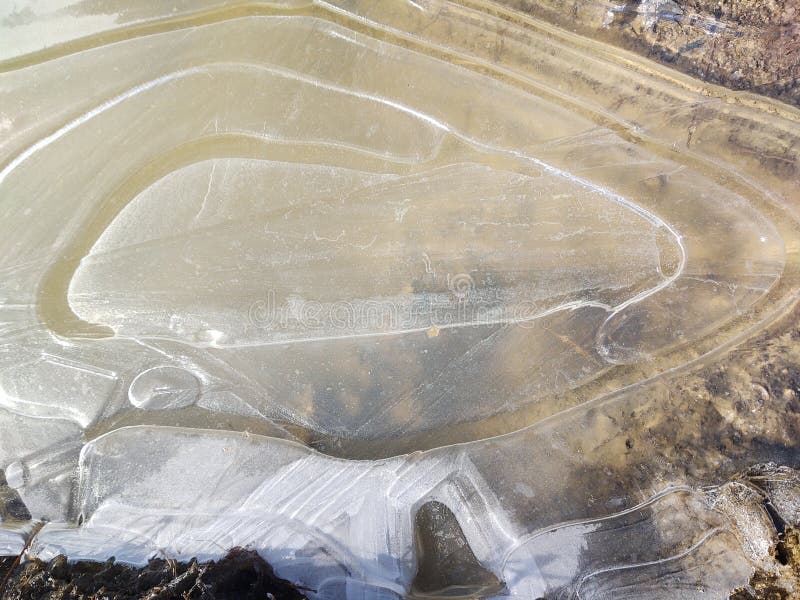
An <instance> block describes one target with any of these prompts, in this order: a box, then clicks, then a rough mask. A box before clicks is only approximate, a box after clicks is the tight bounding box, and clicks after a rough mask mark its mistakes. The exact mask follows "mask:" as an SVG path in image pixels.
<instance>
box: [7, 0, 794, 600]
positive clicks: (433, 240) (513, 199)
mask: <svg viewBox="0 0 800 600" xmlns="http://www.w3.org/2000/svg"><path fill="white" fill-rule="evenodd" d="M63 4H64V6H62V7H61V8H60V9H59V10H54V11H52V12H41V9H40V8H38V7H37V6H36V5H35V4H34V3H31V4H29V5H28V4H26V5H25V6H23V7H20V8H16V9H15V10H14V12H13V13H12V14H9V15H6V18H5V19H4V20H3V21H2V23H1V24H0V35H2V36H3V37H2V38H0V39H2V40H4V41H0V47H1V49H2V52H1V53H0V57H2V58H3V59H4V62H2V63H0V132H1V133H2V137H0V207H2V213H1V214H2V219H0V269H2V273H3V277H2V279H1V280H0V469H3V471H4V473H5V477H6V479H7V481H8V484H9V485H10V486H11V487H12V488H14V489H16V490H17V491H18V492H19V494H20V495H21V497H22V499H23V501H24V502H25V505H26V507H27V508H28V510H29V511H30V513H31V515H32V517H33V518H34V519H42V520H49V521H51V523H49V524H48V525H46V526H45V527H44V529H43V530H42V531H41V533H39V534H38V535H37V536H36V537H35V540H34V543H33V546H32V549H33V550H32V551H33V552H34V553H37V554H39V555H41V556H51V555H53V554H54V553H57V552H65V553H67V554H68V555H70V556H71V557H75V558H77V557H81V556H89V557H94V558H105V557H107V556H109V555H115V556H116V557H117V558H118V559H119V560H126V561H131V562H143V561H146V560H147V558H148V557H151V556H153V555H155V554H158V553H165V554H167V555H171V556H176V557H184V558H190V557H192V556H198V557H205V558H210V557H214V556H218V555H219V554H221V553H224V552H225V550H227V549H228V548H230V547H232V546H234V545H251V546H253V547H256V548H257V549H258V550H259V551H260V552H261V553H263V554H264V555H265V557H267V558H268V559H269V561H270V562H271V563H272V564H274V565H275V566H276V568H277V570H278V573H279V574H280V575H281V576H282V577H286V578H288V579H292V580H294V581H298V582H300V583H302V584H303V585H305V586H307V587H310V588H312V589H313V590H315V591H316V592H315V593H316V594H317V596H318V597H320V598H338V597H347V598H360V597H369V598H371V597H387V598H391V597H397V596H402V595H404V594H406V593H409V592H411V593H416V592H415V591H414V590H416V589H418V587H415V586H417V585H418V584H417V583H415V582H416V579H415V577H416V576H417V575H418V574H419V573H421V572H423V571H424V569H423V567H422V564H421V563H423V562H424V561H429V562H430V563H431V564H436V560H437V558H436V556H435V555H434V556H431V553H430V552H428V553H427V554H426V555H425V556H422V552H421V550H420V547H421V546H420V544H421V542H420V541H419V540H420V539H421V534H420V532H419V528H420V527H422V528H423V529H424V528H426V527H427V528H428V529H430V528H431V527H433V525H432V524H431V523H437V522H439V521H437V520H436V519H432V520H431V519H429V520H427V521H426V520H425V519H422V520H421V521H420V520H419V519H417V515H418V514H419V513H420V511H421V510H428V509H425V507H428V508H430V506H432V505H431V504H430V503H438V504H436V506H439V505H441V506H442V507H443V508H442V509H441V510H443V511H444V510H446V511H450V512H449V513H446V514H452V516H453V517H454V519H455V521H456V523H455V524H453V525H452V530H453V531H456V532H457V533H458V534H459V535H461V536H463V538H464V540H465V542H464V544H465V546H464V547H468V549H469V551H470V552H469V553H465V554H464V556H465V558H464V559H463V560H468V558H467V557H472V558H474V559H475V560H476V561H477V562H478V563H480V565H481V566H482V568H483V569H485V571H486V572H487V573H488V574H489V575H490V576H487V578H486V581H487V582H488V581H491V582H493V583H491V585H490V584H489V583H486V586H489V587H492V586H494V587H492V592H491V593H493V594H495V595H498V596H503V595H506V596H508V595H510V596H515V597H519V598H535V597H537V595H543V594H545V593H547V594H562V595H564V597H570V595H572V596H575V597H581V598H603V597H609V598H611V597H615V598H616V597H622V596H620V594H623V593H627V594H629V595H631V597H636V598H641V597H656V598H658V597H665V598H666V597H674V596H670V593H671V592H670V590H674V589H677V588H680V589H683V590H686V593H685V595H683V596H682V597H687V598H689V597H692V594H694V593H695V592H696V593H697V594H700V591H699V590H706V591H709V590H711V591H712V596H713V597H722V596H724V594H725V593H726V592H727V591H729V590H730V589H732V587H733V586H735V585H738V584H741V583H743V582H746V581H747V578H748V576H749V571H750V570H751V569H752V567H753V566H754V565H757V564H758V561H759V560H761V558H763V556H764V555H765V553H766V552H767V550H768V546H769V540H768V539H767V538H766V537H765V536H764V535H762V534H761V533H758V535H755V534H754V537H753V539H756V540H767V541H766V542H765V546H764V548H767V550H764V548H761V549H760V550H759V549H756V550H753V549H752V548H748V547H747V546H746V545H743V544H742V532H741V529H742V526H741V520H737V515H739V514H740V512H741V510H745V509H744V508H742V509H741V510H740V508H730V507H729V506H728V504H725V505H724V506H723V505H722V504H720V502H721V501H720V500H719V497H718V496H713V495H710V494H707V493H700V492H695V491H692V489H693V488H692V487H691V486H692V485H694V484H696V483H697V482H698V481H683V480H675V479H670V478H668V477H665V476H662V475H663V471H664V468H663V465H660V464H659V463H658V462H657V461H655V460H651V459H652V458H653V457H652V456H651V455H649V454H646V455H644V456H643V458H642V461H643V464H647V465H648V468H649V469H651V475H652V477H651V481H650V482H649V483H650V485H651V488H650V489H648V490H646V491H645V490H641V489H636V488H635V487H634V484H633V483H628V484H626V485H627V487H626V485H623V486H622V488H621V489H614V490H613V492H612V488H611V486H600V485H595V483H594V482H592V481H590V480H586V479H582V478H581V477H582V476H583V474H585V473H586V472H588V471H589V470H590V468H591V469H596V470H597V471H598V472H602V469H603V468H605V467H607V466H608V465H610V464H611V463H612V462H613V461H615V460H617V458H616V456H615V454H614V452H612V451H611V450H609V448H612V447H613V448H616V446H615V445H614V444H615V443H616V441H617V440H620V439H621V440H623V441H624V439H625V438H624V437H620V436H622V433H621V432H620V425H619V421H618V420H617V419H616V418H612V417H609V418H608V419H607V420H606V419H605V416H604V415H605V414H609V415H610V414H612V413H613V412H614V411H623V412H625V411H627V413H630V414H632V413H634V412H636V411H639V412H642V411H647V410H652V411H653V413H654V414H656V415H659V413H658V408H659V398H660V396H659V394H660V393H661V390H663V389H664V388H665V387H668V386H669V380H670V379H669V378H670V377H673V376H674V375H675V374H676V373H679V372H680V371H681V369H686V366H687V365H689V364H692V363H695V364H700V363H702V362H703V361H705V360H706V359H707V358H708V357H709V356H712V355H714V354H715V353H718V352H719V351H720V350H721V349H724V348H726V347H730V346H731V345H732V344H735V343H737V342H739V341H741V340H742V339H744V338H745V337H746V336H747V335H749V334H750V333H751V332H752V331H753V330H754V329H755V328H756V327H758V326H760V325H763V324H764V323H767V322H769V321H771V320H772V319H774V318H775V317H776V315H778V314H779V313H780V312H781V311H782V310H784V309H785V308H786V307H787V306H788V305H789V304H790V303H791V302H793V301H794V299H795V294H796V289H797V281H798V280H797V256H796V253H797V248H798V247H800V246H798V235H797V222H796V220H795V213H794V209H793V207H794V205H795V204H796V202H797V201H799V200H800V197H798V190H797V186H796V182H797V173H798V171H797V148H798V147H800V146H798V143H797V142H798V140H799V139H800V127H799V126H798V123H800V117H799V116H798V115H797V113H796V112H793V111H792V110H791V109H788V108H785V107H780V106H779V105H775V104H767V103H765V102H761V101H756V100H753V99H748V98H746V97H734V96H730V97H729V96H721V95H720V92H719V91H718V90H714V89H703V90H698V89H697V84H696V83H692V82H691V81H690V80H686V79H682V78H680V77H679V76H677V75H674V74H669V73H666V72H661V71H658V70H657V69H655V67H652V66H651V65H648V64H647V63H645V62H642V61H638V60H636V59H634V58H632V57H629V56H627V55H623V56H617V55H614V54H611V53H609V52H608V49H606V48H605V47H603V46H600V45H598V44H595V43H594V42H590V41H588V40H582V39H580V38H575V37H574V36H571V35H570V34H567V33H564V32H561V31H559V30H557V29H554V28H552V27H549V26H546V25H544V24H542V23H539V22H537V21H535V20H533V19H531V18H529V17H526V16H523V15H521V14H520V13H515V12H511V11H506V10H505V9H502V8H501V7H497V6H494V5H491V6H490V5H483V4H480V5H478V4H477V3H476V5H475V6H472V3H469V4H470V6H467V5H462V4H459V3H451V2H439V1H435V2H433V1H432V2H427V1H426V2H422V3H419V2H410V1H407V2H406V1H399V0H398V1H394V0H393V1H391V2H385V3H384V2H381V3H373V2H364V3H361V2H357V1H344V0H343V1H341V2H336V3H332V4H331V3H325V2H316V3H314V2H267V3H237V2H221V1H220V2H215V1H210V0H209V1H208V2H203V3H198V4H195V3H183V4H180V3H179V4H177V5H176V6H175V10H174V11H173V12H172V13H170V14H165V13H164V9H163V7H162V6H161V3H156V2H152V3H151V2H145V1H143V2H136V3H133V4H134V6H133V7H131V6H128V5H129V4H130V3H124V6H120V7H118V8H116V9H114V8H113V6H112V5H111V4H109V3H105V4H103V7H102V8H100V7H96V6H94V5H93V4H92V3H86V2H80V3H70V2H64V3H63ZM112 4H113V3H112ZM37 11H40V12H37ZM65 15H66V16H65ZM65 22H69V24H70V25H69V26H68V27H65V26H63V24H64V23H65ZM32 40H36V42H33V41H32ZM34 43H35V44H37V47H34V46H33V45H32V44H34ZM693 86H694V87H693ZM715 94H716V95H715ZM728 100H730V102H729V101H728ZM743 132H744V133H743ZM742 140H745V141H746V142H747V144H749V146H747V147H748V148H750V149H751V150H750V153H749V154H748V153H747V152H742V151H741V148H742V147H743V143H744V142H743V141H742ZM754 153H755V154H756V155H757V156H763V157H766V158H762V159H754V158H753V156H752V155H753V154H754ZM770 157H772V158H770ZM775 157H777V159H775ZM773 159H775V160H773ZM602 410H608V413H602V414H601V413H600V412H599V411H602ZM614 414H615V413H614ZM660 416H661V417H663V414H661V415H660ZM673 416H674V417H677V415H673ZM612 442H613V443H612ZM456 444H457V445H456ZM648 461H650V462H649V463H648ZM590 465H591V466H590ZM701 477H702V474H698V480H702V479H701ZM687 486H689V487H687ZM723 497H725V496H723ZM744 504H746V503H744ZM744 504H743V505H744ZM633 505H637V506H638V508H636V509H635V510H633V509H632V508H631V507H632V506H633ZM736 506H737V507H738V506H739V504H736ZM748 506H749V505H748ZM437 510H438V509H437ZM443 514H444V513H443ZM442 518H445V517H442ZM448 518H449V517H448ZM587 519H588V520H587ZM451 520H452V519H451ZM578 520H580V521H579V522H578ZM420 522H423V523H427V524H423V525H420V524H419V523H420ZM560 523H565V524H562V525H559V524H560ZM9 527H10V526H9ZM9 527H7V528H6V529H2V528H0V535H5V534H4V533H2V532H3V531H6V530H9V531H10V529H9ZM428 533H430V532H428ZM433 533H434V534H435V533H436V532H433ZM9 535H11V534H9ZM453 536H455V537H458V536H457V535H456V534H455V533H454V534H453ZM453 536H451V537H453ZM422 537H424V536H422ZM3 539H5V538H0V543H2V540H3ZM456 541H458V540H456ZM453 543H455V542H453ZM610 548H625V549H626V550H625V551H623V550H620V551H619V552H616V551H614V552H612V551H610ZM484 583H485V582H484ZM495 584H496V585H495ZM454 585H456V587H458V584H457V583H455V584H454ZM470 585H471V586H473V587H472V588H470V587H469V586H470ZM481 585H484V584H483V583H480V584H479V583H477V582H471V583H470V584H469V585H466V584H465V586H466V587H465V588H464V590H462V591H463V594H464V595H468V594H472V593H478V592H477V591H476V590H477V588H480V586H481ZM481 589H483V588H481ZM486 589H488V588H486ZM484 591H485V589H484ZM420 593H422V592H420ZM713 594H716V595H715V596H714V595H713ZM698 597H699V596H698ZM703 597H709V596H708V595H706V596H703Z"/></svg>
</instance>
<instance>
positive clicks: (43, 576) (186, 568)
mask: <svg viewBox="0 0 800 600" xmlns="http://www.w3.org/2000/svg"><path fill="white" fill-rule="evenodd" d="M10 560H12V561H13V559H10ZM6 566H8V565H6ZM0 576H2V563H0ZM4 588H5V591H3V592H2V596H0V598H2V600H57V599H58V600H67V599H69V600H189V599H190V598H195V599H200V600H212V599H213V600H265V599H269V600H302V599H303V598H305V596H304V595H303V594H302V593H301V592H300V591H299V590H298V589H296V588H295V587H294V586H292V585H291V584H290V583H288V582H287V581H284V580H283V579H279V578H278V577H276V576H275V574H274V573H273V571H272V567H270V566H269V565H268V564H267V563H266V562H264V560H263V559H262V558H261V557H260V556H259V555H258V554H257V553H255V552H250V551H246V550H241V549H234V550H231V551H230V553H229V554H228V555H227V556H226V557H225V558H223V559H222V560H220V561H218V562H209V563H203V564H199V563H197V562H196V561H192V562H190V563H180V562H176V561H174V560H162V559H157V560H151V561H150V563H149V564H148V565H147V566H145V567H142V568H134V567H129V566H126V565H121V564H117V563H115V562H114V560H113V559H111V560H109V561H107V562H105V563H98V562H89V561H78V562H75V563H69V562H67V559H66V558H65V557H64V556H58V557H56V558H54V559H53V560H52V561H50V562H49V563H46V562H42V561H40V560H36V559H34V560H32V561H30V562H27V563H25V564H24V565H22V566H20V567H18V568H17V569H15V570H14V572H13V575H12V576H11V577H10V579H8V580H7V581H6V582H5V585H4Z"/></svg>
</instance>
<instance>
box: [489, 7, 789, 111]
mask: <svg viewBox="0 0 800 600" xmlns="http://www.w3.org/2000/svg"><path fill="white" fill-rule="evenodd" d="M504 3H505V4H508V5H509V6H513V7H514V8H517V9H521V10H523V11H525V12H528V13H529V14H532V15H534V16H536V17H538V18H541V19H544V20H546V21H551V22H554V23H556V24H558V25H561V26H563V27H566V28H568V29H571V30H575V31H578V32H580V33H583V34H587V35H589V36H590V37H595V38H598V39H602V40H604V41H606V42H610V43H612V44H616V45H618V46H622V47H624V48H627V49H629V50H633V51H635V52H637V53H639V54H643V55H645V56H647V57H648V58H652V59H654V60H658V61H660V62H662V63H666V64H669V65H670V66H673V67H675V68H677V69H679V70H681V71H683V72H685V73H688V74H689V75H692V76H694V77H698V78H699V79H702V80H703V81H708V82H710V83H716V84H720V85H724V86H727V87H730V88H732V89H735V90H744V91H752V92H756V93H759V94H764V95H767V96H772V97H774V98H778V99H780V100H783V101H784V102H788V103H790V104H795V105H800V0H624V1H622V2H618V3H613V4H612V3H608V4H606V3H601V2H597V1H590V2H586V1H585V0H504Z"/></svg>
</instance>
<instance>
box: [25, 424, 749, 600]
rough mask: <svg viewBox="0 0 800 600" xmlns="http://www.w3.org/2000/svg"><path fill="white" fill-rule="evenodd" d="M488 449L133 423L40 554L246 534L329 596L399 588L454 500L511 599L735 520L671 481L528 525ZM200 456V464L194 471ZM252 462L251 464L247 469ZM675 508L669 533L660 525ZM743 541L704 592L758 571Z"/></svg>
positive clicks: (701, 540)
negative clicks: (321, 443) (343, 454)
mask: <svg viewBox="0 0 800 600" xmlns="http://www.w3.org/2000/svg"><path fill="white" fill-rule="evenodd" d="M483 449H484V448H482V443H481V442H475V443H472V444H468V445H465V446H462V447H450V448H447V449H444V450H443V449H437V450H431V451H428V452H423V453H415V454H410V455H405V456H400V457H395V458H391V459H386V460H381V461H356V460H346V459H337V458H331V457H329V456H326V455H322V454H319V453H317V452H315V451H314V450H311V449H309V448H307V447H304V446H302V445H300V444H296V443H293V442H288V441H283V440H276V439H274V438H267V437H261V436H253V435H249V436H243V435H236V434H231V433H230V432H218V431H210V430H201V431H198V430H186V429H182V428H171V427H146V426H135V427H128V428H123V429H119V430H115V431H113V432H110V433H108V434H105V435H103V436H101V437H99V438H97V439H95V440H93V441H92V442H90V443H88V444H87V445H86V446H84V449H83V451H82V452H81V460H80V464H81V481H80V485H79V490H78V499H77V501H78V509H79V511H80V518H79V522H81V523H82V524H81V525H80V526H78V527H74V526H72V525H70V524H68V523H49V524H47V525H46V526H45V527H44V528H43V529H42V531H41V532H40V533H39V534H38V535H37V536H36V537H35V539H34V540H33V542H32V544H31V548H30V551H29V554H30V555H32V556H36V557H38V558H41V559H43V560H48V559H51V558H53V557H54V556H56V555H58V554H65V555H67V556H69V557H70V558H71V559H92V560H105V559H107V558H109V557H110V556H115V557H116V559H117V560H118V561H120V562H125V563H130V564H137V565H141V564H144V563H146V562H147V560H148V559H150V558H155V557H158V556H168V557H172V558H176V559H182V560H188V559H190V558H192V557H196V558H198V559H199V560H211V559H216V558H220V557H221V556H222V555H223V554H224V553H225V552H227V550H229V549H230V548H232V547H235V546H242V547H248V548H251V549H254V550H256V551H258V552H259V553H260V554H261V555H262V556H263V557H264V558H265V559H266V560H267V561H268V562H269V563H270V564H272V565H273V567H274V568H275V569H276V572H277V573H278V574H279V575H280V576H281V577H283V578H286V579H288V580H290V581H293V582H295V583H299V584H301V585H303V586H306V587H309V588H311V589H314V590H317V594H316V595H313V594H312V596H314V597H317V598H323V597H329V596H328V595H327V591H331V590H333V589H334V588H335V589H336V590H340V589H342V586H343V588H344V589H345V590H348V591H347V592H346V593H345V596H344V597H347V598H361V597H376V596H375V595H372V593H367V594H366V595H365V596H364V595H362V594H361V592H356V591H355V589H356V588H357V589H359V590H362V591H363V590H364V589H367V588H369V589H371V590H373V591H374V590H380V591H381V593H384V592H385V593H388V594H389V595H390V597H398V598H399V597H401V596H402V594H403V593H405V592H406V591H407V590H409V589H410V586H411V585H412V582H413V579H414V576H415V573H416V568H417V564H416V558H415V556H414V547H415V546H414V544H415V540H414V536H415V533H414V518H415V515H416V513H417V511H418V510H419V508H420V507H421V506H422V505H423V504H425V503H427V502H429V501H433V500H435V501H438V502H441V503H442V504H444V505H445V506H447V507H448V508H449V509H450V510H451V511H452V512H453V513H454V515H455V516H456V518H457V520H458V522H459V525H460V526H461V528H462V530H463V532H464V535H465V538H466V540H467V542H468V544H469V546H470V548H471V549H472V551H473V552H474V554H475V556H476V558H477V559H478V560H479V561H480V563H481V564H483V566H484V567H486V568H487V569H489V570H490V571H492V572H493V573H495V574H496V575H497V577H498V578H499V579H500V580H501V581H503V582H504V583H505V585H506V587H507V590H508V593H509V594H510V596H511V597H519V598H535V597H538V596H539V595H542V594H544V593H545V592H552V591H553V590H563V591H571V592H572V593H575V594H577V593H578V589H579V587H580V585H582V583H581V582H583V581H585V580H587V579H588V578H590V577H601V576H605V575H603V574H604V573H610V572H623V574H622V575H620V576H621V577H627V576H628V575H627V574H626V573H627V572H628V571H629V572H630V573H632V574H633V575H631V576H638V575H637V574H640V573H641V569H652V568H654V566H656V567H657V566H658V565H660V564H661V563H665V562H670V564H671V565H672V567H670V568H671V569H673V570H674V565H675V564H679V563H681V561H684V562H685V561H687V560H688V561H691V560H692V558H691V557H692V555H693V553H695V552H697V551H699V550H700V549H701V548H703V547H704V545H705V544H706V543H707V542H708V541H709V540H712V539H716V538H717V536H718V535H721V534H722V533H724V532H726V531H727V530H728V529H731V528H732V525H731V522H730V521H729V520H728V519H726V518H725V517H724V516H723V515H721V513H720V512H719V511H717V510H716V509H715V508H714V507H713V506H712V505H711V503H710V502H709V501H708V495H707V494H706V493H704V492H696V491H693V490H691V489H690V488H687V487H670V488H667V489H665V490H663V491H662V492H660V493H658V494H656V495H655V496H653V497H652V498H650V499H648V500H647V501H645V502H643V503H641V504H639V505H637V506H635V507H633V508H631V509H628V510H624V511H621V512H618V513H615V514H612V515H610V516H607V517H602V518H596V519H590V520H587V521H578V522H568V523H562V524H559V525H553V526H551V527H547V528H546V529H543V530H539V531H537V532H533V533H528V532H526V531H525V527H524V525H522V524H520V523H517V522H515V520H514V518H513V517H512V516H510V515H508V514H507V512H506V511H505V509H504V508H503V505H502V503H501V502H500V500H499V497H500V496H503V495H504V494H505V493H507V492H509V490H505V489H491V486H490V485H489V484H488V482H487V481H486V480H485V479H484V478H483V475H482V473H481V472H480V470H479V469H478V467H476V465H475V463H474V462H473V460H472V459H473V458H475V459H478V458H480V453H481V451H482V450H483ZM188 461H191V463H190V462H188ZM189 464H199V465H203V467H202V470H200V472H197V473H191V472H190V470H189V469H187V465H189ZM123 465H127V466H128V467H127V469H126V470H124V471H123V470H121V468H122V466H123ZM242 465H246V466H247V469H246V471H247V472H248V473H250V475H249V477H248V476H243V475H236V473H235V472H234V467H236V468H238V469H239V472H240V473H241V472H242V468H241V467H242ZM120 474H121V475H120ZM131 481H136V482H137V484H136V485H134V486H131V485H130V482H131ZM512 484H519V482H518V481H514V482H512ZM512 484H506V485H512ZM495 487H496V486H495ZM101 490H102V491H101ZM242 498H244V500H242ZM165 500H166V501H165ZM664 514H667V515H668V516H669V527H670V530H669V532H664V531H662V529H661V527H660V526H659V524H660V523H661V522H662V521H663V515H664ZM675 531H678V534H676V533H675ZM659 536H661V537H659ZM664 536H666V537H664ZM672 538H674V539H672ZM731 539H735V538H734V537H731ZM658 540H661V541H658ZM715 543H720V542H715ZM659 544H661V545H660V546H659ZM737 544H738V542H736V543H733V542H730V541H728V542H726V543H725V544H723V545H722V548H723V550H724V551H725V552H726V553H729V554H730V556H729V557H727V558H726V560H728V561H729V562H731V561H732V562H737V561H738V563H739V565H740V568H738V569H737V573H739V574H740V575H741V577H740V578H739V579H737V580H736V581H728V579H730V577H727V576H726V577H727V579H725V582H724V583H723V584H719V583H718V584H713V585H712V583H710V581H711V579H709V581H708V582H706V583H703V581H698V583H697V587H698V589H699V588H701V587H705V588H706V589H708V587H709V586H711V587H712V588H713V587H714V586H715V585H724V586H728V584H729V583H730V588H729V589H733V587H736V586H737V585H743V584H744V583H746V582H747V579H748V578H749V572H748V568H749V567H748V568H745V566H746V565H748V564H749V563H748V561H747V558H746V557H745V556H744V554H742V551H741V548H739V547H738V546H737ZM597 550H599V551H600V552H599V553H598V552H597ZM612 550H613V551H612ZM625 553H627V555H626V554H625ZM553 565H555V567H554V566H553ZM687 569H688V567H687ZM586 570H588V572H584V571H586ZM667 570H669V569H667ZM684 571H686V569H684ZM691 571H692V572H693V571H694V570H691ZM701 571H702V570H701ZM717 575H718V574H715V573H709V574H707V575H701V574H695V575H692V574H691V573H689V574H688V575H686V574H684V577H696V578H700V579H702V577H707V578H713V577H717ZM615 576H616V575H615ZM351 589H352V590H353V591H352V593H351V591H349V590H351ZM326 590H327V591H326ZM331 593H333V592H331ZM392 594H394V596H392ZM330 597H336V596H335V595H334V596H330ZM339 597H341V596H339ZM686 597H691V596H686ZM705 597H708V596H705Z"/></svg>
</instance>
